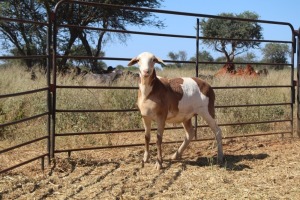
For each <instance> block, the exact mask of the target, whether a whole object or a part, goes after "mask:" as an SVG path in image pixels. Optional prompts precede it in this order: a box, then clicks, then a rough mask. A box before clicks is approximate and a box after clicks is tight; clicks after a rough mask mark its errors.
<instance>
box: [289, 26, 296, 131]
mask: <svg viewBox="0 0 300 200" xmlns="http://www.w3.org/2000/svg"><path fill="white" fill-rule="evenodd" d="M295 53H296V37H295V33H294V31H293V33H292V55H291V64H292V67H291V101H290V103H291V105H290V108H291V113H290V118H291V122H290V127H291V136H293V133H294V103H295V86H294V56H295Z"/></svg>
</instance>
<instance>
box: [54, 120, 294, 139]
mask: <svg viewBox="0 0 300 200" xmlns="http://www.w3.org/2000/svg"><path fill="white" fill-rule="evenodd" d="M281 122H292V120H291V119H283V120H270V121H256V122H237V123H223V124H218V125H219V126H243V125H254V124H267V123H281ZM207 127H209V126H208V125H198V126H197V128H207ZM178 129H183V127H166V128H165V130H178ZM156 130H157V129H156V128H151V131H156ZM144 131H145V129H128V130H107V131H95V132H74V133H56V134H55V136H59V137H67V136H78V135H103V134H113V133H131V132H144Z"/></svg>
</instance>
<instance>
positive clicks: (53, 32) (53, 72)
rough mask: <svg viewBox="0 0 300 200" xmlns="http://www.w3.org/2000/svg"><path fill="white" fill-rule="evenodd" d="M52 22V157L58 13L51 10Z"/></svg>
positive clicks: (52, 154)
mask: <svg viewBox="0 0 300 200" xmlns="http://www.w3.org/2000/svg"><path fill="white" fill-rule="evenodd" d="M51 22H52V60H51V61H52V78H53V79H52V84H51V85H50V91H51V94H52V98H51V137H50V157H51V158H54V153H55V123H56V120H55V118H56V42H57V41H56V35H57V26H56V13H55V12H53V11H52V12H51Z"/></svg>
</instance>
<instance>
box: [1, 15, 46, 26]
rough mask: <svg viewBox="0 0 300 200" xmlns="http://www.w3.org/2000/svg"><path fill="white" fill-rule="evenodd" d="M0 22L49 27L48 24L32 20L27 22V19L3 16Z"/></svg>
mask: <svg viewBox="0 0 300 200" xmlns="http://www.w3.org/2000/svg"><path fill="white" fill-rule="evenodd" d="M0 21H8V22H18V23H27V24H37V25H40V26H47V25H49V23H48V22H38V21H31V20H26V19H13V18H8V17H2V16H0Z"/></svg>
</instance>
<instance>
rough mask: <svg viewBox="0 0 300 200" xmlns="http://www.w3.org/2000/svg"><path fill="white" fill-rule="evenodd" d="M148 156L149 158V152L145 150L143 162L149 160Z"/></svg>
mask: <svg viewBox="0 0 300 200" xmlns="http://www.w3.org/2000/svg"><path fill="white" fill-rule="evenodd" d="M149 158H150V155H149V153H146V152H145V154H144V159H143V162H145V163H147V162H148V161H149Z"/></svg>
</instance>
